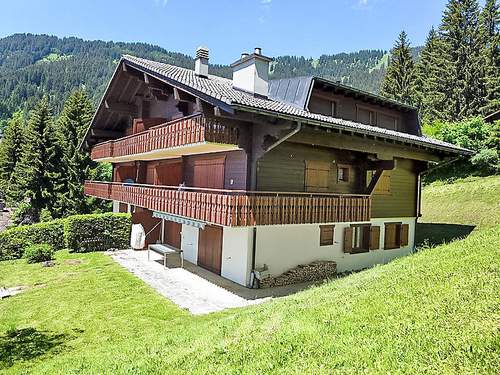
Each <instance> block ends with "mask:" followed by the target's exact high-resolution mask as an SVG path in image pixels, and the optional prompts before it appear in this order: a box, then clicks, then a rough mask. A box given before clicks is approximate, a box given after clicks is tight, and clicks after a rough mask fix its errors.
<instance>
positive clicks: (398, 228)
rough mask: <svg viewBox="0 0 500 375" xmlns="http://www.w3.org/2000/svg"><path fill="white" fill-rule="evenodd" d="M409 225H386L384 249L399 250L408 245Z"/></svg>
mask: <svg viewBox="0 0 500 375" xmlns="http://www.w3.org/2000/svg"><path fill="white" fill-rule="evenodd" d="M408 232H409V225H408V224H402V223H385V236H384V249H385V250H390V249H399V248H401V247H404V246H407V245H408Z"/></svg>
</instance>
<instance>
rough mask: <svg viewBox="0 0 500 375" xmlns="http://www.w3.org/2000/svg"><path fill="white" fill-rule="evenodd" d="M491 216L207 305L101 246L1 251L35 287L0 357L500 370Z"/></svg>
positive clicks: (86, 366)
mask: <svg viewBox="0 0 500 375" xmlns="http://www.w3.org/2000/svg"><path fill="white" fill-rule="evenodd" d="M484 182H485V184H489V183H490V182H491V181H490V180H489V179H485V180H484ZM482 183H483V180H477V181H476V182H475V184H476V185H480V184H482ZM493 184H494V183H493ZM496 186H497V187H498V184H497V185H496ZM441 188H442V189H444V188H446V187H438V186H431V187H430V189H441ZM448 188H449V187H448ZM460 189H461V188H460ZM460 189H459V190H460ZM464 189H465V188H464ZM467 191H475V193H473V197H477V195H478V194H481V196H482V195H483V191H484V189H475V188H470V186H469V188H467ZM425 194H426V195H424V197H426V196H427V194H428V192H426V193H425ZM443 194H444V193H443ZM457 197H459V198H457V199H462V198H463V199H466V200H468V199H469V197H470V195H469V193H466V194H462V195H457ZM460 197H461V198H460ZM424 199H426V198H424ZM447 199H448V198H446V197H445V196H444V195H443V200H447ZM477 199H479V198H477ZM436 202H437V201H436ZM493 203H494V204H495V202H493ZM442 204H443V203H441V204H436V205H434V207H436V209H439V210H441V209H440V207H442ZM467 204H468V203H467V202H463V204H462V206H463V207H464V209H467V207H468V206H467ZM496 204H497V205H498V195H497V201H496ZM458 206H459V205H457V207H458ZM462 215H463V217H465V219H464V220H466V221H468V220H469V219H468V218H469V217H470V216H468V214H462ZM485 215H490V213H489V212H485ZM493 216H494V215H493ZM431 217H433V219H432V220H433V221H434V220H436V221H438V220H437V219H434V218H438V214H435V215H434V216H431ZM441 218H442V219H443V220H444V221H447V216H446V213H443V214H442V216H441ZM480 219H481V218H480ZM488 220H490V219H486V220H482V219H481V220H480V221H481V222H482V224H481V229H480V230H476V231H474V232H473V233H472V234H471V235H470V236H469V237H468V238H466V239H465V240H462V241H455V242H452V243H450V244H446V245H442V246H438V247H435V248H431V249H425V250H423V251H420V252H419V253H417V254H415V255H411V256H408V257H406V258H402V259H398V260H396V261H394V262H392V263H390V264H388V265H384V266H378V267H375V268H373V269H370V270H367V271H364V272H360V273H357V274H352V275H350V276H348V277H345V278H343V279H338V280H335V281H332V282H329V283H326V284H324V285H322V286H319V287H315V288H311V289H309V290H307V291H304V292H301V293H298V294H296V295H294V296H290V297H286V298H280V299H275V300H273V301H271V302H267V303H264V304H261V305H256V306H251V307H246V308H241V309H234V310H229V311H224V312H221V313H215V314H210V315H206V316H197V317H194V316H191V315H189V314H188V313H187V312H185V311H183V310H181V309H179V308H178V307H176V306H175V305H173V304H172V303H170V302H169V301H168V300H166V299H164V298H163V297H161V296H159V295H158V294H156V292H154V291H153V290H152V289H150V288H149V287H148V286H146V285H145V284H143V283H142V282H141V281H139V280H137V279H136V278H135V277H133V276H132V275H131V274H129V273H128V272H127V271H125V270H124V269H122V268H121V267H120V266H118V265H117V264H115V263H114V262H113V261H112V259H111V258H109V257H107V256H106V255H104V254H101V253H93V254H70V253H68V252H66V251H61V252H58V253H57V265H56V266H55V267H53V268H42V267H41V266H40V265H28V264H26V263H25V262H24V261H22V260H21V261H9V262H1V263H0V286H14V285H26V286H29V287H30V289H29V290H27V291H25V292H24V293H22V294H20V295H17V296H14V297H11V298H9V299H6V300H2V301H0V371H3V372H5V373H12V374H19V373H48V374H54V373H64V374H72V373H87V374H95V373H112V374H115V373H118V374H120V373H131V374H132V373H133V374H137V373H150V374H156V373H169V374H170V373H218V374H223V373H273V374H274V373H332V372H342V373H384V374H386V373H389V372H390V373H409V374H415V373H439V374H442V373H449V374H456V373H500V365H499V360H498V358H499V355H500V337H499V334H498V332H499V329H500V297H499V294H498V291H499V290H500V225H489V224H488ZM466 221H465V222H466ZM451 222H453V221H451ZM473 223H474V222H473Z"/></svg>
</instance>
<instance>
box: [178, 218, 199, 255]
mask: <svg viewBox="0 0 500 375" xmlns="http://www.w3.org/2000/svg"><path fill="white" fill-rule="evenodd" d="M198 231H199V229H198V228H195V227H192V226H190V225H186V224H182V232H181V249H182V250H183V252H184V259H186V260H187V261H189V262H191V263H194V264H197V262H198Z"/></svg>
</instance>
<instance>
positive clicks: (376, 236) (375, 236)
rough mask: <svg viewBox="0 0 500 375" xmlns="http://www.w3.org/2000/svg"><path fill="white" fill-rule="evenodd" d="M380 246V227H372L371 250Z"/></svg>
mask: <svg viewBox="0 0 500 375" xmlns="http://www.w3.org/2000/svg"><path fill="white" fill-rule="evenodd" d="M379 248H380V227H375V226H372V227H370V250H377V249H379Z"/></svg>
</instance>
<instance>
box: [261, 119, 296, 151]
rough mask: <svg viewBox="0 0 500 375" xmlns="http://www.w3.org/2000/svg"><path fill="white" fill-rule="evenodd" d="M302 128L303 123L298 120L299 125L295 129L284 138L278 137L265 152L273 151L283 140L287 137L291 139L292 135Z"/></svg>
mask: <svg viewBox="0 0 500 375" xmlns="http://www.w3.org/2000/svg"><path fill="white" fill-rule="evenodd" d="M301 129H302V123H301V122H297V126H296V127H295V129H293V130H292V131H291V132H290V133H288V134H287V135H285V136H284V137H283V138H280V139H278V140H277V141H276V142H274V143H273V144H272V145H271V146H269V147H268V148H266V150H265V151H264V152H269V151H271V150H272V149H273V148H275V147H276V146H279V145H280V144H282V143H283V142H285V141H286V140H287V139H289V138H290V137H292V136H294V135H295V134H297V133H298V132H300V130H301Z"/></svg>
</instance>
